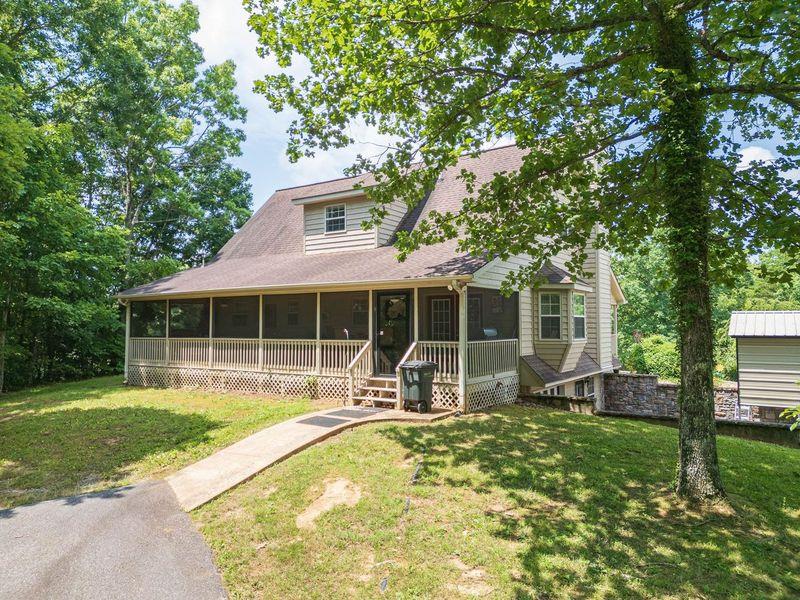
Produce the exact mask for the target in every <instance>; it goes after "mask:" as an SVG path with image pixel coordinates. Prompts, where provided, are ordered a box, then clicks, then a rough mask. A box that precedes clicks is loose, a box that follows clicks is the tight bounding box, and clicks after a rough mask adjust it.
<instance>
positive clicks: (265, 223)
mask: <svg viewBox="0 0 800 600" xmlns="http://www.w3.org/2000/svg"><path fill="white" fill-rule="evenodd" d="M522 156H523V152H522V151H521V150H519V149H518V148H516V147H515V146H507V147H503V148H497V149H494V150H489V151H486V152H484V153H482V154H481V155H480V156H478V157H477V158H472V157H464V158H462V159H461V160H460V161H459V163H458V164H457V165H456V166H454V167H453V168H451V169H448V170H447V171H446V172H445V173H444V174H443V176H442V177H441V178H440V179H439V181H438V183H437V185H436V187H435V189H434V190H432V191H431V193H430V194H429V195H428V196H427V197H426V198H425V199H424V200H423V201H422V202H421V203H420V204H419V205H418V206H417V207H415V208H414V209H413V210H407V207H406V205H405V204H404V203H401V202H397V203H396V204H393V205H391V206H390V207H389V211H388V216H387V217H386V218H385V219H384V220H383V222H382V223H381V224H380V226H378V227H375V228H371V229H364V228H362V223H363V222H364V221H366V220H367V218H368V211H369V208H370V201H369V200H368V199H367V197H366V195H365V193H364V191H363V189H355V187H354V185H355V184H356V183H360V184H361V185H362V186H364V187H366V188H368V187H369V185H370V184H371V183H372V180H371V179H370V177H369V176H365V177H357V178H343V179H337V180H334V181H326V182H322V183H314V184H311V185H305V186H299V187H293V188H288V189H282V190H278V191H277V192H275V193H274V194H273V195H272V197H271V198H270V199H269V200H268V201H267V202H266V203H265V204H264V206H262V207H261V209H259V210H258V211H257V212H256V213H255V214H254V215H253V217H252V218H251V219H250V220H249V221H248V223H247V224H246V225H245V226H244V227H243V228H242V229H241V230H240V231H239V232H238V233H237V234H236V235H234V236H233V237H232V238H231V239H230V241H229V242H228V243H227V244H226V245H225V246H224V247H223V248H222V250H220V252H219V253H218V254H217V256H216V257H215V258H214V259H213V260H212V261H211V262H209V263H208V264H206V265H205V266H202V267H197V268H193V269H189V270H187V271H183V272H180V273H177V274H175V275H171V276H169V277H165V278H163V279H159V280H157V281H154V282H152V283H149V284H147V285H143V286H139V287H136V288H133V289H129V290H126V291H124V292H122V293H121V294H119V298H120V300H121V301H122V302H123V303H124V304H125V305H126V306H127V313H126V314H127V317H126V321H127V323H126V356H125V374H126V380H127V382H128V383H129V384H131V385H158V386H198V387H208V388H213V389H225V390H240V391H250V392H257V393H265V394H288V395H301V394H312V395H316V396H318V397H327V398H337V399H342V400H345V401H349V402H352V403H356V404H372V405H379V406H392V405H396V404H397V402H398V400H399V394H400V393H401V391H400V389H399V387H398V385H397V368H398V365H399V364H401V363H402V362H404V361H406V360H409V359H413V358H418V359H427V360H432V361H433V362H435V363H437V365H438V370H437V373H436V378H435V383H434V406H438V407H443V408H461V409H462V410H465V411H469V410H476V409H479V408H482V407H486V406H490V405H493V404H498V403H502V402H511V401H513V400H514V399H515V398H516V397H517V394H518V391H519V387H520V385H522V386H526V387H527V388H530V389H532V390H543V391H545V392H547V393H552V394H565V395H578V396H592V395H594V396H596V397H597V398H598V399H600V398H601V395H602V389H601V385H602V383H601V382H602V378H601V377H600V375H601V374H602V373H603V372H606V371H610V370H612V369H614V368H615V366H616V365H615V360H616V329H615V322H616V306H617V305H618V304H620V303H622V302H624V296H623V295H622V292H621V290H620V288H619V285H618V284H617V281H616V278H615V277H614V274H613V272H612V271H611V266H610V262H609V256H608V253H607V252H606V251H603V250H591V251H590V252H589V258H588V260H587V263H586V265H585V269H586V271H587V272H589V273H591V274H592V276H591V277H587V278H586V279H585V280H581V279H578V278H576V277H573V276H572V275H571V274H570V273H568V272H567V270H566V268H565V258H566V257H564V256H553V257H552V259H551V260H550V262H549V264H547V265H544V266H542V268H541V271H540V273H541V275H543V276H544V277H545V278H546V281H547V283H546V284H544V285H541V286H538V287H536V288H535V289H526V290H523V291H522V292H517V293H514V294H513V295H512V296H510V297H506V296H504V295H503V294H501V293H500V291H499V288H500V284H501V282H502V281H503V279H504V277H505V275H506V274H507V273H508V272H509V270H513V269H516V268H519V267H520V266H522V265H525V264H528V263H529V259H527V258H525V257H522V256H519V257H513V258H511V259H509V260H505V261H504V260H500V259H494V260H492V259H491V258H478V257H475V256H470V255H467V254H464V253H461V252H459V251H457V249H456V242H455V241H451V242H446V243H442V244H437V245H434V246H427V247H423V248H421V249H420V250H418V251H416V252H414V253H413V254H412V255H411V256H410V257H409V258H408V259H407V260H406V261H405V262H402V263H401V262H399V261H398V260H397V257H396V254H397V252H396V250H395V249H394V248H393V246H392V242H393V239H394V236H395V234H396V232H397V231H398V230H413V228H414V227H416V226H417V224H418V223H419V222H420V221H421V220H422V219H424V218H425V216H426V215H427V214H428V213H429V212H430V211H432V210H437V211H439V212H445V211H448V210H450V211H454V210H458V208H459V205H460V202H461V200H462V199H463V198H464V196H465V195H466V194H467V191H466V189H465V186H464V184H463V182H461V181H460V180H459V179H458V174H459V173H460V171H461V170H462V169H467V170H470V171H472V172H473V173H475V175H476V176H477V182H478V183H480V182H482V181H489V180H490V179H491V178H492V177H493V176H494V174H495V173H497V172H501V171H506V172H511V171H513V170H515V169H517V168H519V165H520V164H521V160H522Z"/></svg>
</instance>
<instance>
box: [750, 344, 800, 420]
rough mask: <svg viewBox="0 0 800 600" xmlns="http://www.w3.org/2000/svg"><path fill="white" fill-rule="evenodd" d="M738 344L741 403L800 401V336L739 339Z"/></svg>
mask: <svg viewBox="0 0 800 600" xmlns="http://www.w3.org/2000/svg"><path fill="white" fill-rule="evenodd" d="M738 347H739V348H738V356H739V398H740V401H741V403H742V404H753V405H759V406H774V407H788V406H794V405H796V404H800V384H799V383H798V382H800V338H740V339H739V340H738Z"/></svg>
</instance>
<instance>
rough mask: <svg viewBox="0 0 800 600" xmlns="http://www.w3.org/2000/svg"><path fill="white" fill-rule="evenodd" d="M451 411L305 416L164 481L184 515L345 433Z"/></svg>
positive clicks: (348, 410) (335, 411) (336, 411)
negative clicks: (288, 458)
mask: <svg viewBox="0 0 800 600" xmlns="http://www.w3.org/2000/svg"><path fill="white" fill-rule="evenodd" d="M451 414H453V411H435V412H432V413H428V414H425V415H421V414H418V413H414V412H404V411H401V410H391V409H380V408H361V407H353V406H348V407H340V408H331V409H327V410H321V411H318V412H315V413H310V414H305V415H302V416H300V417H296V418H294V419H290V420H289V421H284V422H282V423H278V424H277V425H273V426H272V427H267V428H266V429H262V430H261V431H259V432H258V433H254V434H253V435H251V436H250V437H247V438H245V439H243V440H242V441H240V442H237V443H236V444H233V445H232V446H228V447H227V448H225V449H223V450H220V451H219V452H217V453H216V454H212V455H211V456H209V457H208V458H205V459H203V460H201V461H199V462H196V463H194V464H192V465H189V466H188V467H186V468H185V469H182V470H180V471H178V472H177V473H175V474H173V475H170V476H169V477H167V480H166V481H167V483H168V484H169V485H170V486H171V487H172V490H173V491H174V492H175V496H176V497H177V498H178V502H179V503H180V505H181V507H183V509H184V510H187V511H189V510H193V509H195V508H197V507H198V506H201V505H203V504H205V503H206V502H208V501H209V500H212V499H213V498H216V497H217V496H219V495H220V494H222V493H223V492H225V491H227V490H229V489H231V488H232V487H234V486H236V485H238V484H240V483H242V482H243V481H246V480H248V479H250V478H251V477H253V476H254V475H256V474H257V473H259V472H260V471H263V470H264V469H266V468H267V467H269V466H270V465H274V464H275V463H277V462H279V461H281V460H283V459H285V458H287V457H289V456H292V455H293V454H296V453H297V452H299V451H300V450H302V449H304V448H307V447H309V446H311V445H313V444H316V443H318V442H321V441H322V440H324V439H326V438H329V437H330V436H332V435H336V434H337V433H340V432H341V431H343V430H345V429H349V428H351V427H356V426H357V425H364V424H367V423H375V422H380V421H415V422H431V421H436V420H438V419H443V418H445V417H447V416H449V415H451Z"/></svg>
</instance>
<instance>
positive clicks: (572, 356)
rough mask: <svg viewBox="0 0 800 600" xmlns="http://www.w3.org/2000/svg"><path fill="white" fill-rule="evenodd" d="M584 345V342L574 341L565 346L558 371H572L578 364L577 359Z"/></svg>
mask: <svg viewBox="0 0 800 600" xmlns="http://www.w3.org/2000/svg"><path fill="white" fill-rule="evenodd" d="M585 347H586V342H575V343H573V344H570V345H569V346H568V347H567V351H566V352H565V353H564V357H563V358H562V359H561V368H560V369H559V371H562V372H565V371H572V370H573V369H574V368H575V367H576V366H577V364H578V359H579V358H580V357H581V353H582V352H583V350H584V348H585Z"/></svg>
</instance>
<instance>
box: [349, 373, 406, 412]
mask: <svg viewBox="0 0 800 600" xmlns="http://www.w3.org/2000/svg"><path fill="white" fill-rule="evenodd" d="M353 404H354V405H357V406H365V405H366V406H380V407H386V406H391V407H392V408H398V406H397V379H396V378H395V377H378V376H375V377H370V378H369V379H367V382H366V384H365V385H363V386H361V387H360V388H358V389H357V390H356V392H355V395H354V396H353Z"/></svg>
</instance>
